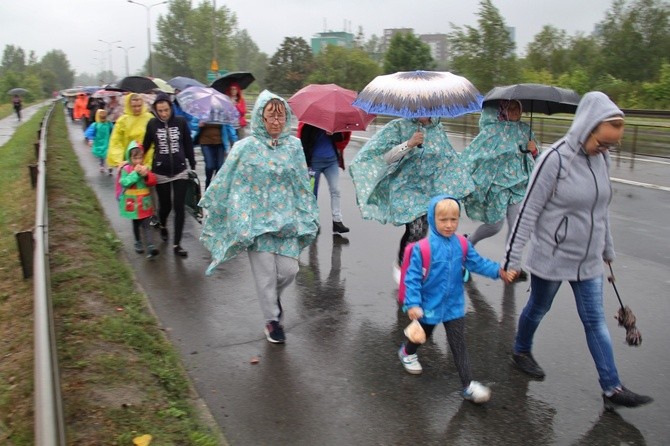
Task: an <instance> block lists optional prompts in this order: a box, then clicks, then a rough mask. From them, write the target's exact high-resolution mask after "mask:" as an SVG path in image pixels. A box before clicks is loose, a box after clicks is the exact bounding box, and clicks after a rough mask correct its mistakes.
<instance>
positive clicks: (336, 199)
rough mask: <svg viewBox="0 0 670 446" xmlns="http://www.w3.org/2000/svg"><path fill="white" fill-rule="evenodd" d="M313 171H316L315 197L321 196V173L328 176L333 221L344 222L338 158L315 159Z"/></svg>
mask: <svg viewBox="0 0 670 446" xmlns="http://www.w3.org/2000/svg"><path fill="white" fill-rule="evenodd" d="M311 167H312V170H313V171H314V196H315V197H316V196H318V194H319V178H320V177H321V173H323V174H324V175H325V176H326V181H327V182H328V189H329V190H330V210H331V212H332V214H333V221H342V208H341V207H340V166H339V164H338V163H337V158H336V157H333V158H324V159H313V160H312V166H311Z"/></svg>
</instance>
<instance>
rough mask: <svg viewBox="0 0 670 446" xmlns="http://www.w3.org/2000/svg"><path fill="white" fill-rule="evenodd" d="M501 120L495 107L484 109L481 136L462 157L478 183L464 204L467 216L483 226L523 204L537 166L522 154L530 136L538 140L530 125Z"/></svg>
mask: <svg viewBox="0 0 670 446" xmlns="http://www.w3.org/2000/svg"><path fill="white" fill-rule="evenodd" d="M498 116H499V111H498V109H497V108H496V107H484V109H483V110H482V115H481V118H480V119H479V134H478V135H477V136H476V137H475V139H473V140H472V142H471V143H470V144H469V145H468V146H467V147H466V148H465V150H464V151H463V153H462V154H461V158H462V159H463V164H464V166H465V168H466V169H467V171H468V173H469V174H470V176H471V177H472V180H473V181H474V183H475V191H474V192H473V193H472V194H470V195H469V196H468V197H466V198H465V199H464V200H463V204H464V206H465V212H466V213H467V214H468V217H470V218H471V219H473V220H478V221H482V222H484V223H496V222H499V221H500V220H502V219H503V218H505V215H506V212H507V207H508V206H509V205H511V204H516V203H519V202H521V200H523V197H524V194H525V193H526V186H527V185H528V178H529V177H530V173H531V172H532V170H533V165H534V161H533V157H532V156H531V155H530V153H523V152H521V151H520V150H519V147H520V146H521V147H522V148H524V149H525V148H526V145H527V144H528V137H529V136H531V138H533V139H535V136H534V135H533V134H532V133H531V130H530V127H529V126H528V124H526V123H525V122H521V121H505V120H500V118H499V117H498ZM538 147H539V144H538Z"/></svg>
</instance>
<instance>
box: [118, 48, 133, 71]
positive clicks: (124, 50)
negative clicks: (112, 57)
mask: <svg viewBox="0 0 670 446" xmlns="http://www.w3.org/2000/svg"><path fill="white" fill-rule="evenodd" d="M116 47H117V48H121V49H122V50H123V52H124V53H126V77H127V76H129V72H128V51H130V50H132V49H133V48H135V47H134V46H129V47H128V48H126V47H125V46H121V45H117V46H116Z"/></svg>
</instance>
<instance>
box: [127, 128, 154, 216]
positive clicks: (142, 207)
mask: <svg viewBox="0 0 670 446" xmlns="http://www.w3.org/2000/svg"><path fill="white" fill-rule="evenodd" d="M135 148H139V149H140V150H141V151H142V154H144V148H143V147H142V146H141V145H140V144H139V143H138V142H137V141H131V142H130V144H128V147H127V148H126V151H125V156H124V158H125V160H126V161H127V164H125V165H123V166H122V167H121V168H120V170H119V178H118V181H119V185H120V186H121V187H122V191H121V194H120V196H119V213H120V215H121V217H124V218H130V219H133V220H137V219H143V218H149V217H151V216H152V215H153V213H154V207H153V201H152V200H151V191H150V189H149V187H151V186H155V185H156V177H155V175H154V174H153V172H151V171H149V172H148V174H147V176H146V177H142V176H141V175H140V174H139V173H137V172H135V170H134V169H133V165H132V161H131V160H130V152H131V151H132V150H133V149H135Z"/></svg>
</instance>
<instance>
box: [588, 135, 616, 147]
mask: <svg viewBox="0 0 670 446" xmlns="http://www.w3.org/2000/svg"><path fill="white" fill-rule="evenodd" d="M591 136H593V139H595V140H596V144H597V146H596V148H597V149H598V150H618V149H619V147H621V141H617V142H607V143H605V142H600V141H599V140H598V138H596V135H594V134H591Z"/></svg>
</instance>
